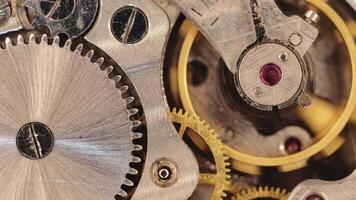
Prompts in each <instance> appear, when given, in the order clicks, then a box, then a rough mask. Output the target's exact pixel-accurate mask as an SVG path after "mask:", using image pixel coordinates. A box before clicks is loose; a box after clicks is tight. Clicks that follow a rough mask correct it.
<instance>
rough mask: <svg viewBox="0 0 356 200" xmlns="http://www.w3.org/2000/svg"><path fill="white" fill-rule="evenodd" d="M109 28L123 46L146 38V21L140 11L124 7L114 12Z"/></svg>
mask: <svg viewBox="0 0 356 200" xmlns="http://www.w3.org/2000/svg"><path fill="white" fill-rule="evenodd" d="M111 27H112V33H113V34H114V36H115V37H116V39H117V40H119V41H120V42H122V43H124V44H134V43H137V42H139V41H141V40H142V39H143V38H144V37H145V36H146V34H147V31H148V20H147V17H146V15H145V14H144V13H143V12H142V11H141V10H140V9H138V8H136V7H132V6H126V7H123V8H121V9H120V10H119V11H117V12H116V14H115V15H114V17H113V19H112V22H111Z"/></svg>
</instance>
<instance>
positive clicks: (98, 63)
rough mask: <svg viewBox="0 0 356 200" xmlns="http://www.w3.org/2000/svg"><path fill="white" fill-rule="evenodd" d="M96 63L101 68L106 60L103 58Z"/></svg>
mask: <svg viewBox="0 0 356 200" xmlns="http://www.w3.org/2000/svg"><path fill="white" fill-rule="evenodd" d="M95 63H96V64H97V65H99V66H101V65H102V64H103V63H104V58H103V57H101V58H99V59H98V60H97V61H95Z"/></svg>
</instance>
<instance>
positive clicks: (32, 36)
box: [29, 33, 36, 43]
mask: <svg viewBox="0 0 356 200" xmlns="http://www.w3.org/2000/svg"><path fill="white" fill-rule="evenodd" d="M29 42H30V43H31V42H33V43H35V42H36V36H35V34H33V33H31V34H30V36H29Z"/></svg>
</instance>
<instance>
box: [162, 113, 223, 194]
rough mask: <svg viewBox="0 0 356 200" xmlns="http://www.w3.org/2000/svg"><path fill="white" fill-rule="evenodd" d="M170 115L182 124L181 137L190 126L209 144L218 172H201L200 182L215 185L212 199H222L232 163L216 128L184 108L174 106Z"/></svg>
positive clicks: (173, 120)
mask: <svg viewBox="0 0 356 200" xmlns="http://www.w3.org/2000/svg"><path fill="white" fill-rule="evenodd" d="M169 117H170V119H171V121H172V122H173V123H177V124H180V128H179V135H180V136H181V137H183V135H184V134H185V133H186V132H187V129H188V128H190V129H191V130H193V131H194V132H195V133H197V134H198V135H199V136H200V137H201V138H202V139H203V140H204V141H205V143H206V144H207V145H208V147H209V148H210V150H211V152H212V154H213V157H214V160H215V166H216V173H215V174H209V173H207V174H200V177H199V183H200V184H204V185H212V186H214V191H213V194H212V195H211V199H212V200H220V199H222V198H223V197H226V193H225V191H227V190H228V188H229V185H230V182H229V179H230V175H228V173H229V172H230V169H228V168H227V167H228V166H229V165H230V164H229V163H228V162H227V160H228V157H227V156H225V152H224V147H223V144H222V143H221V141H220V140H219V139H218V138H217V137H216V136H215V132H214V130H213V129H211V128H210V126H209V125H208V124H207V123H206V122H205V121H202V120H200V118H199V117H197V116H196V115H192V114H189V113H183V111H182V110H179V111H177V109H176V108H174V109H173V110H172V112H169Z"/></svg>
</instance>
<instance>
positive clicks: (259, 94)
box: [253, 87, 263, 97]
mask: <svg viewBox="0 0 356 200" xmlns="http://www.w3.org/2000/svg"><path fill="white" fill-rule="evenodd" d="M253 91H254V93H255V96H256V97H262V95H263V90H262V89H261V88H260V87H255V88H254V89H253Z"/></svg>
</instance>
